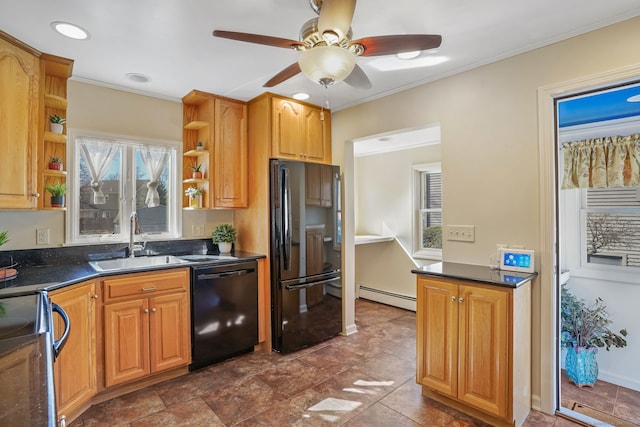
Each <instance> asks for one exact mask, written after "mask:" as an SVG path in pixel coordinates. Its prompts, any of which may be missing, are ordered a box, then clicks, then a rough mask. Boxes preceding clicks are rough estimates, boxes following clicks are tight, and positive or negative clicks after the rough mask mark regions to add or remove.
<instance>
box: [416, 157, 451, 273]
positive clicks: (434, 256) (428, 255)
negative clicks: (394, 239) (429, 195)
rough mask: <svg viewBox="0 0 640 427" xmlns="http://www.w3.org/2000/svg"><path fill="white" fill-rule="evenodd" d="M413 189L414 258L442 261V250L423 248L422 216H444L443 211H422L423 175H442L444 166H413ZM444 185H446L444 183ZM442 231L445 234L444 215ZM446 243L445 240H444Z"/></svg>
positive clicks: (426, 164)
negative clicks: (435, 214)
mask: <svg viewBox="0 0 640 427" xmlns="http://www.w3.org/2000/svg"><path fill="white" fill-rule="evenodd" d="M411 169H412V175H413V179H412V188H411V194H412V195H413V230H412V239H413V253H412V257H413V258H420V259H429V260H437V261H441V260H442V249H435V248H423V247H422V227H421V214H422V213H423V212H440V214H441V215H443V209H442V208H439V209H433V208H432V209H422V205H421V201H422V197H421V194H422V174H423V173H425V172H426V173H440V174H442V164H441V163H440V162H433V163H424V164H419V165H413V166H412V168H411ZM443 185H444V183H443ZM443 189H444V187H442V190H441V194H440V197H442V195H443V194H444V191H443ZM442 223H443V224H442V230H443V233H444V215H443V221H442ZM443 241H444V239H443Z"/></svg>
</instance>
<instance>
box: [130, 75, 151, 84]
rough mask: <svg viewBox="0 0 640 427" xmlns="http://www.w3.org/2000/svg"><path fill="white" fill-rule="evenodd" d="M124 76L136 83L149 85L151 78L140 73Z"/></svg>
mask: <svg viewBox="0 0 640 427" xmlns="http://www.w3.org/2000/svg"><path fill="white" fill-rule="evenodd" d="M124 76H125V77H126V78H128V79H129V80H131V81H132V82H136V83H149V82H150V81H151V77H149V76H147V75H146V74H142V73H127V74H125V75H124Z"/></svg>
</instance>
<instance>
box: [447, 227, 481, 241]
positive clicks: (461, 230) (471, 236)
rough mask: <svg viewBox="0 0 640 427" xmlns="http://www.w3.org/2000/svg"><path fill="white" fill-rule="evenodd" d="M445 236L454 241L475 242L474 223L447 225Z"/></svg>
mask: <svg viewBox="0 0 640 427" xmlns="http://www.w3.org/2000/svg"><path fill="white" fill-rule="evenodd" d="M445 230H446V234H445V237H446V239H447V240H449V241H455V242H475V241H476V227H475V225H447V226H446V229H445Z"/></svg>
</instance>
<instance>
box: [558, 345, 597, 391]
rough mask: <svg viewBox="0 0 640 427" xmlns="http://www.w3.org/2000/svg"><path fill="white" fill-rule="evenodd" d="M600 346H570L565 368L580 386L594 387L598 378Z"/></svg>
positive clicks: (570, 377) (572, 379)
mask: <svg viewBox="0 0 640 427" xmlns="http://www.w3.org/2000/svg"><path fill="white" fill-rule="evenodd" d="M597 352H598V347H589V348H584V347H577V348H574V347H569V348H568V349H567V355H566V357H565V359H564V368H565V370H566V371H567V375H568V376H569V379H570V380H571V381H573V382H574V383H575V385H577V386H578V387H584V386H587V387H593V385H594V384H595V383H596V380H597V379H598V359H596V353H597Z"/></svg>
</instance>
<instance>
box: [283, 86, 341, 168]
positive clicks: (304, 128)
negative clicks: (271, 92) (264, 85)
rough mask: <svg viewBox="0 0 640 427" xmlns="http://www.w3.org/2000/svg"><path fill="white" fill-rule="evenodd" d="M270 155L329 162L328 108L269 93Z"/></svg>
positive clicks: (329, 123)
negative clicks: (270, 117) (270, 113)
mask: <svg viewBox="0 0 640 427" xmlns="http://www.w3.org/2000/svg"><path fill="white" fill-rule="evenodd" d="M271 108H272V132H273V135H272V141H271V144H272V145H271V154H272V157H277V158H280V159H289V160H301V161H307V162H316V163H331V112H330V111H329V110H325V109H323V108H321V107H317V106H315V105H309V104H302V103H299V102H298V101H295V100H292V99H287V98H281V97H277V96H273V98H272V105H271Z"/></svg>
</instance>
